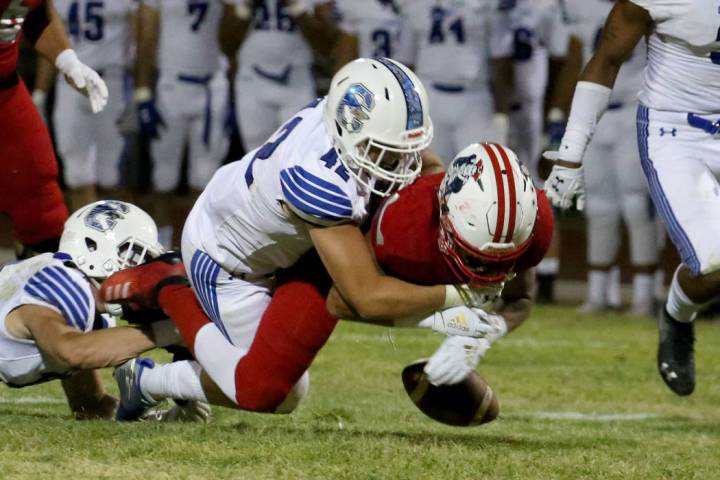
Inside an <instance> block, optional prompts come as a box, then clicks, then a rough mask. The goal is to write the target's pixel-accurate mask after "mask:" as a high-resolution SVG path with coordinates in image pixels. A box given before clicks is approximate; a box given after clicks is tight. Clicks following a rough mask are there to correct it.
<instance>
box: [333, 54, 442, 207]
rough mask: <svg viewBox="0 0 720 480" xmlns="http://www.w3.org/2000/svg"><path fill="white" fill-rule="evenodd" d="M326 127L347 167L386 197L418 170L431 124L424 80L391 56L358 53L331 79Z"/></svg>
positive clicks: (411, 178)
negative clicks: (356, 56)
mask: <svg viewBox="0 0 720 480" xmlns="http://www.w3.org/2000/svg"><path fill="white" fill-rule="evenodd" d="M323 116H324V122H325V129H326V130H327V132H328V134H329V135H330V137H331V138H332V142H333V146H334V147H335V150H336V151H337V153H338V156H339V157H340V161H342V163H343V165H344V166H345V168H347V170H348V172H349V173H350V174H351V175H352V176H353V177H354V178H355V180H357V181H358V183H360V184H361V185H362V186H364V187H365V188H367V189H368V190H369V191H371V192H373V193H376V194H378V195H382V196H387V195H389V194H391V193H392V192H394V191H395V190H397V189H399V188H402V187H403V186H405V185H407V184H408V183H410V182H412V181H413V180H415V178H416V177H417V176H418V175H419V174H420V169H421V167H422V161H421V159H420V153H421V152H422V150H424V149H425V148H427V147H428V146H429V145H430V142H431V141H432V137H433V126H432V121H431V120H430V112H429V109H428V98H427V92H426V91H425V87H423V86H422V83H420V79H418V77H417V76H416V75H415V74H414V73H413V72H412V71H411V70H410V69H409V68H407V67H406V66H405V65H403V64H401V63H399V62H396V61H395V60H390V59H389V58H360V59H358V60H355V61H353V62H350V63H348V64H347V65H345V66H344V67H342V68H341V69H340V70H339V71H338V72H337V73H336V74H335V76H334V77H333V78H332V80H331V83H330V91H329V92H328V95H327V103H326V104H325V112H324V115H323Z"/></svg>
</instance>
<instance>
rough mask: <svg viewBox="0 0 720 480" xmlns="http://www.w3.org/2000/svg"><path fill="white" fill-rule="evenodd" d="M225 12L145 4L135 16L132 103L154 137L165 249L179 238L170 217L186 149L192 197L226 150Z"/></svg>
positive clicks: (160, 1)
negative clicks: (222, 44) (222, 38)
mask: <svg viewBox="0 0 720 480" xmlns="http://www.w3.org/2000/svg"><path fill="white" fill-rule="evenodd" d="M223 10H224V2H223V1H222V0H197V1H196V0H192V1H185V0H144V1H143V2H141V4H140V8H139V11H138V40H137V42H138V52H137V69H136V70H137V73H136V75H137V79H136V89H135V95H134V98H135V103H136V105H137V109H138V115H139V123H140V130H141V132H142V133H144V134H145V135H147V136H148V137H150V138H152V139H153V141H152V142H151V144H150V154H151V157H152V163H153V175H152V178H153V186H154V191H155V194H156V197H155V201H154V212H153V213H154V215H153V216H154V217H155V218H156V220H157V222H158V224H159V225H160V241H161V242H162V243H163V245H166V246H171V245H174V243H173V242H177V241H178V240H179V239H177V238H173V218H175V216H176V215H174V214H173V212H174V211H175V210H177V208H178V206H179V203H178V200H177V198H176V197H175V195H174V192H175V190H176V189H177V187H178V184H179V181H180V173H181V168H180V167H181V164H182V159H183V154H184V153H185V151H186V148H187V160H188V162H187V164H188V174H187V180H188V185H189V187H190V196H191V199H194V198H195V197H196V196H197V195H198V194H199V192H200V191H201V190H202V189H203V188H204V187H205V185H206V184H207V182H208V181H209V180H210V177H212V175H213V173H215V170H217V168H218V167H219V166H220V164H221V163H222V160H223V158H224V156H225V154H226V153H227V149H228V137H227V134H226V130H225V119H226V117H227V113H228V89H229V86H228V79H227V63H226V62H225V61H223V60H222V58H221V49H220V44H219V39H218V35H219V33H218V32H219V26H220V22H221V19H222V15H223ZM156 66H157V75H158V79H157V88H156V89H155V91H156V95H154V94H153V84H154V80H155V74H156V71H155V67H156ZM180 216H184V215H180Z"/></svg>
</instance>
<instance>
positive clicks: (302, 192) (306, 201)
mask: <svg viewBox="0 0 720 480" xmlns="http://www.w3.org/2000/svg"><path fill="white" fill-rule="evenodd" d="M280 185H281V187H282V194H283V199H284V201H285V204H286V205H287V206H288V207H289V208H290V209H291V210H292V212H293V213H294V214H295V215H297V216H298V217H300V218H301V219H303V220H305V221H306V222H308V223H311V224H313V225H319V226H332V225H338V224H341V223H346V222H352V221H353V204H352V201H351V200H350V195H349V194H348V193H347V192H345V191H344V190H343V189H342V188H341V187H340V186H338V185H337V184H335V183H332V182H330V181H328V180H327V179H325V178H322V177H321V176H319V175H317V174H314V173H311V172H309V171H307V170H306V169H304V168H303V167H301V166H299V165H296V166H294V167H289V168H286V169H285V170H282V171H281V172H280Z"/></svg>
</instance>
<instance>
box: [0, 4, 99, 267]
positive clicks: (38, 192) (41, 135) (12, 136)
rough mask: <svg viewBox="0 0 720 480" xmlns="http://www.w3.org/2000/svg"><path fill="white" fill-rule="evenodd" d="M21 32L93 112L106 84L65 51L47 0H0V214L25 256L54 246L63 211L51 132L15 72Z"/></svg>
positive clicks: (65, 41)
mask: <svg viewBox="0 0 720 480" xmlns="http://www.w3.org/2000/svg"><path fill="white" fill-rule="evenodd" d="M21 31H22V33H23V34H24V36H25V38H27V39H28V40H29V41H30V42H31V43H32V44H33V46H34V47H35V50H37V51H38V53H40V54H41V55H42V56H44V57H45V58H47V59H48V60H50V61H51V62H53V63H54V64H55V66H56V67H57V68H58V70H60V71H61V72H62V73H63V74H64V75H65V78H66V80H67V81H68V82H69V83H70V84H71V85H72V86H73V87H75V88H76V89H77V90H78V91H80V92H81V93H83V94H84V95H86V96H87V97H88V98H89V100H90V105H91V108H92V110H93V111H94V112H98V111H100V110H102V109H103V108H104V107H105V104H106V103H107V87H106V86H105V82H103V80H102V79H101V78H100V76H99V75H98V74H97V73H96V72H95V71H93V70H92V69H90V68H89V67H88V66H86V65H84V64H83V63H81V62H80V60H78V58H77V55H75V52H74V51H73V50H71V49H70V43H69V41H68V39H67V37H66V35H65V32H64V28H63V26H62V23H61V21H60V19H59V17H58V15H57V12H56V11H55V8H54V7H53V4H52V1H51V0H0V118H2V128H0V159H2V162H1V165H2V166H0V192H2V195H1V196H0V213H7V214H9V215H10V218H11V220H12V223H13V227H14V230H15V236H16V238H17V239H18V240H19V241H20V243H22V245H23V247H24V251H23V252H22V253H21V255H20V256H29V255H31V254H32V253H38V252H45V251H54V250H56V249H57V244H58V240H59V237H60V234H61V233H62V230H63V224H64V222H65V219H67V217H68V211H67V207H66V206H65V202H64V200H63V197H62V193H61V192H60V187H59V185H58V182H57V175H58V168H57V162H56V160H55V155H54V153H53V149H52V143H51V142H50V135H49V134H48V131H47V128H46V126H45V124H44V123H43V121H42V118H41V117H40V114H39V113H38V111H37V109H36V108H35V106H34V105H33V102H32V99H31V97H30V94H29V93H28V90H27V88H26V87H25V85H24V83H23V82H22V80H20V78H19V77H18V74H17V72H16V67H17V60H18V43H19V36H20V32H21ZM82 134H83V132H78V135H82Z"/></svg>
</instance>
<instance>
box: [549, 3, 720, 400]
mask: <svg viewBox="0 0 720 480" xmlns="http://www.w3.org/2000/svg"><path fill="white" fill-rule="evenodd" d="M719 25H720V11H719V10H718V5H717V2H715V1H710V0H696V1H691V0H672V1H671V0H652V1H650V0H632V1H630V0H618V2H617V3H616V4H615V6H614V7H613V9H612V11H611V12H610V15H609V16H608V19H607V22H606V24H605V27H604V29H603V33H602V35H601V39H600V44H599V46H598V49H597V50H596V52H595V54H594V55H593V57H592V59H591V60H590V63H589V64H588V65H587V66H586V67H585V69H584V71H583V73H582V75H581V77H580V82H578V85H577V88H576V90H575V96H574V98H573V105H572V109H571V113H570V118H569V121H568V127H567V131H566V133H565V136H564V137H563V140H562V143H561V145H560V149H559V151H557V152H548V153H547V154H546V156H547V157H549V158H550V159H552V160H556V164H555V166H554V167H553V171H552V172H551V174H550V177H549V178H548V181H547V182H546V185H547V192H548V197H550V198H551V200H553V202H555V203H556V204H558V205H559V206H561V207H564V208H567V207H570V206H571V205H572V204H573V203H574V202H576V201H580V202H582V201H583V196H584V187H583V171H582V168H581V161H582V158H583V155H584V153H585V149H586V147H587V144H588V142H589V140H590V138H591V137H592V135H593V133H594V131H595V127H596V124H597V121H598V119H599V118H600V116H601V115H602V114H603V113H604V112H605V111H606V110H607V108H608V105H609V104H610V97H611V90H610V87H612V85H613V84H614V82H615V78H616V77H617V74H618V71H619V70H620V67H621V66H622V64H623V62H624V61H625V60H626V59H627V58H628V57H630V55H632V53H633V51H634V49H635V46H636V45H637V43H638V42H640V41H641V40H642V39H643V37H646V36H647V37H648V59H647V66H646V68H645V77H644V81H643V87H642V90H641V91H640V96H639V100H640V106H639V107H638V113H637V136H638V146H639V149H640V159H641V164H642V167H643V171H644V172H645V176H646V178H647V181H648V184H649V186H650V194H651V197H652V199H653V202H654V204H655V207H656V208H657V210H658V212H659V213H660V215H661V217H662V219H663V221H664V222H665V226H666V228H667V230H668V233H669V235H670V238H671V239H672V241H673V243H674V244H675V246H676V247H677V249H678V251H679V253H680V257H681V259H682V265H680V267H678V269H677V271H676V272H675V275H674V276H673V280H672V284H671V286H670V292H669V294H668V299H667V302H666V304H665V307H664V308H663V311H662V313H661V317H660V342H659V348H658V358H657V365H658V370H659V372H660V375H661V377H662V379H663V380H664V381H665V383H666V384H667V385H668V387H670V389H672V391H673V392H675V393H677V394H678V395H689V394H691V393H692V392H693V390H694V388H695V361H694V352H693V348H694V341H695V335H694V328H693V323H692V322H693V320H694V318H695V316H696V314H697V312H698V311H699V310H700V309H701V308H702V307H703V305H704V304H705V303H706V302H708V301H710V300H711V299H713V298H715V297H717V295H718V294H720V273H718V270H720V260H719V259H720V250H719V249H720V244H718V242H717V238H718V236H720V197H719V196H718V191H720V185H718V176H719V175H720V165H719V164H718V161H717V158H718V153H720V150H719V149H720V146H719V144H718V143H717V134H718V132H719V131H720V127H719V126H718V125H720V124H719V123H718V119H720V100H718V97H717V92H718V91H719V89H720V69H719V68H718V65H719V64H720V53H718V52H719V51H720V40H718V26H719Z"/></svg>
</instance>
